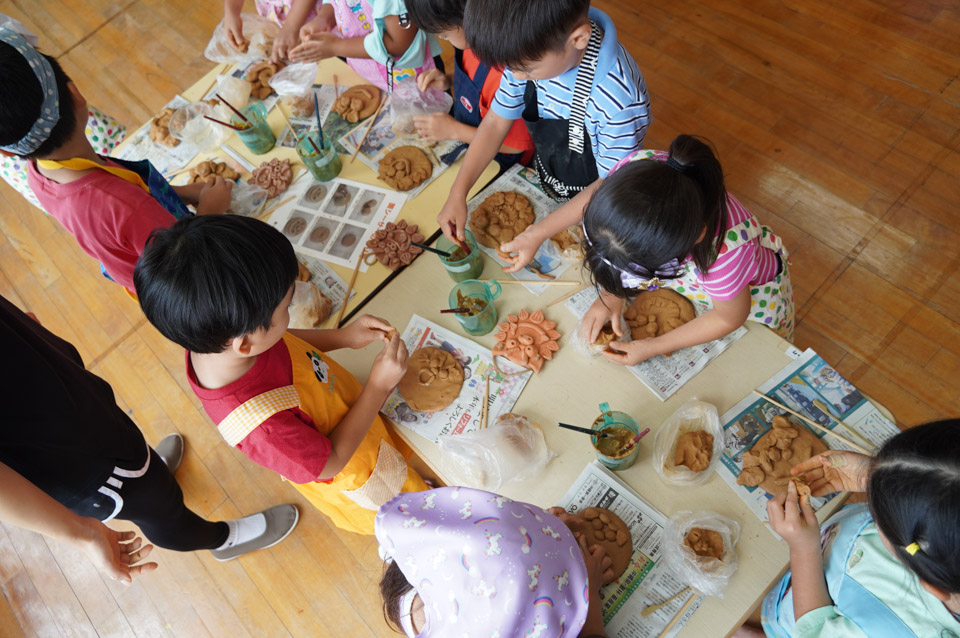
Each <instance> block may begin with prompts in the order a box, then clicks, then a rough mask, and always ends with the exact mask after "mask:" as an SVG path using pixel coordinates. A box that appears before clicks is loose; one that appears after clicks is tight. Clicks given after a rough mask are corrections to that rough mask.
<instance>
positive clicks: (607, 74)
mask: <svg viewBox="0 0 960 638" xmlns="http://www.w3.org/2000/svg"><path fill="white" fill-rule="evenodd" d="M590 19H591V20H593V21H594V22H596V23H597V25H599V26H600V28H602V29H603V42H602V43H601V45H600V55H599V59H598V61H597V70H596V73H595V74H594V78H593V88H592V90H591V91H590V97H589V98H588V99H587V114H586V118H585V120H584V125H585V126H586V128H587V133H588V134H589V136H590V144H591V146H592V148H593V157H594V159H595V160H596V162H597V172H598V173H599V174H600V177H606V176H607V173H609V172H610V170H611V169H613V166H614V165H615V164H616V163H617V162H619V161H620V160H621V159H623V158H624V157H626V156H627V155H628V154H630V153H631V152H633V151H635V150H637V149H638V148H643V138H644V136H645V135H646V133H647V127H648V126H649V125H650V98H649V97H648V96H647V86H646V83H645V82H644V81H643V75H642V74H641V73H640V69H639V68H637V63H636V62H634V60H633V56H631V55H630V54H629V53H627V51H626V49H624V48H623V45H621V44H620V43H619V42H618V41H617V29H616V27H614V25H613V20H611V19H610V17H609V16H607V14H605V13H603V12H602V11H600V10H598V9H593V8H591V9H590ZM579 69H580V67H579V65H578V66H575V67H573V68H572V69H570V70H569V71H567V72H566V73H563V74H562V75H558V76H557V77H555V78H550V79H549V80H536V83H537V111H538V113H539V114H540V117H541V118H543V119H553V120H567V119H570V109H571V106H572V104H573V89H574V87H575V86H576V83H577V71H578V70H579ZM526 84H527V83H526V80H518V79H517V78H515V77H514V75H513V73H512V72H511V71H510V69H504V71H503V77H502V78H501V80H500V89H499V90H498V91H497V95H496V97H495V98H494V102H493V106H492V108H493V110H494V111H495V112H496V114H497V115H499V116H501V117H505V118H507V119H510V120H516V119H520V117H521V116H522V115H523V91H524V89H525V88H526Z"/></svg>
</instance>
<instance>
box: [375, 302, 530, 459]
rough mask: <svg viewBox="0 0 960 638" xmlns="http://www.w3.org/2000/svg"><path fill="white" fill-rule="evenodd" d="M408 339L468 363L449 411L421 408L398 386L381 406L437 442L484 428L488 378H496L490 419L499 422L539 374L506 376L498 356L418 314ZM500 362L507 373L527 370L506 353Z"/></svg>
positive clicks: (489, 400)
mask: <svg viewBox="0 0 960 638" xmlns="http://www.w3.org/2000/svg"><path fill="white" fill-rule="evenodd" d="M402 339H403V341H404V343H405V344H406V345H407V349H408V350H409V351H410V352H413V351H414V350H417V349H419V348H422V347H424V346H434V347H436V348H442V349H444V350H446V351H447V352H449V353H450V354H452V355H453V356H454V357H455V358H456V359H457V361H459V362H460V365H462V366H463V377H464V381H463V388H462V389H461V390H460V396H459V397H457V399H456V400H455V401H454V402H453V403H452V404H450V406H448V407H447V408H446V409H444V410H441V411H439V412H433V413H426V412H417V411H416V410H413V409H412V408H410V406H408V405H407V403H406V402H405V401H404V400H403V397H401V396H400V393H399V392H398V391H397V390H394V391H393V394H391V395H390V397H389V398H388V399H387V402H386V404H385V405H384V406H383V408H382V409H381V410H380V411H381V412H382V413H383V414H385V415H386V416H387V417H389V418H390V419H392V420H393V422H394V423H396V424H398V425H401V426H403V427H405V428H407V429H409V430H412V431H414V432H416V433H417V434H419V435H421V436H423V437H426V438H428V439H430V440H431V441H433V442H434V443H436V442H437V439H438V438H439V437H440V435H442V434H462V433H464V432H472V431H473V430H477V429H479V427H480V415H481V406H482V405H483V401H484V396H483V394H484V390H485V385H486V384H485V382H484V379H485V378H486V377H489V378H490V395H489V396H488V397H486V400H487V409H488V410H489V413H488V415H487V422H488V423H494V422H495V421H496V420H497V417H498V416H500V415H501V414H503V413H504V412H509V411H510V410H511V409H513V406H514V404H515V403H516V402H517V399H519V398H520V393H521V392H522V391H523V388H524V386H526V385H527V381H529V380H530V377H531V376H532V375H533V372H526V373H524V374H517V375H515V376H501V375H500V374H499V373H498V372H497V370H496V368H494V367H493V355H492V354H491V352H490V351H489V350H487V349H486V348H483V347H481V346H478V345H477V344H475V343H473V342H472V341H470V340H469V339H467V338H465V337H461V336H460V335H457V334H455V333H453V332H451V331H449V330H447V329H446V328H443V327H441V326H438V325H437V324H435V323H433V322H431V321H428V320H426V319H424V318H423V317H421V316H419V315H413V317H412V318H411V319H410V323H409V324H407V328H406V330H404V331H403V336H402ZM497 366H498V367H499V368H500V370H502V371H503V372H504V374H507V375H509V374H511V373H514V372H519V371H521V370H523V368H521V367H520V366H517V365H515V364H513V363H512V362H510V361H508V360H506V359H504V358H503V357H501V358H500V359H499V360H498V361H497Z"/></svg>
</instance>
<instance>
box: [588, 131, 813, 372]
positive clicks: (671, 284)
mask: <svg viewBox="0 0 960 638" xmlns="http://www.w3.org/2000/svg"><path fill="white" fill-rule="evenodd" d="M583 229H584V235H585V240H584V244H585V246H584V247H585V253H586V259H585V261H586V264H587V267H588V268H589V269H590V271H591V273H592V277H593V281H594V282H595V283H596V284H597V285H598V286H599V287H600V289H601V294H600V298H599V299H597V301H596V302H595V303H594V304H593V306H592V307H591V308H590V310H589V311H588V312H587V314H586V316H585V317H584V320H583V326H582V331H583V338H584V339H589V340H590V342H591V343H592V342H594V341H596V339H597V336H598V335H599V332H600V330H601V328H603V326H604V325H605V324H606V323H608V322H609V323H610V324H611V325H612V326H613V329H614V332H616V333H617V334H618V335H621V334H623V331H624V329H623V327H622V326H621V319H620V315H621V310H622V307H623V302H622V299H624V298H627V297H632V296H634V295H636V294H638V293H639V292H641V291H643V290H647V289H654V288H657V287H661V288H671V289H673V290H675V291H676V292H678V293H681V294H683V295H684V296H686V297H687V298H688V299H690V300H691V301H692V302H694V303H695V304H698V305H700V306H702V308H703V310H705V311H706V312H702V313H701V314H700V316H698V317H697V318H696V319H694V320H693V321H690V322H689V323H687V324H685V325H683V326H681V327H679V328H676V329H675V330H671V331H670V332H667V333H666V334H663V335H661V336H659V337H654V338H652V339H644V340H637V341H629V342H619V341H614V342H613V343H611V344H610V346H609V350H608V351H607V352H604V354H605V356H606V357H607V358H608V359H610V360H611V361H614V362H616V363H622V364H624V365H634V364H636V363H639V362H641V361H644V360H646V359H649V358H650V357H652V356H655V355H658V354H666V353H669V352H673V351H674V350H677V349H679V348H685V347H688V346H695V345H699V344H701V343H706V342H708V341H713V340H714V339H719V338H720V337H723V336H725V335H727V334H729V333H730V332H733V331H734V330H736V329H737V328H738V327H740V326H741V325H743V322H744V321H746V320H748V319H750V320H753V321H757V322H759V323H762V324H764V325H766V326H768V327H770V328H771V329H773V330H776V331H777V332H778V333H779V334H780V335H781V336H783V337H784V338H786V339H791V338H792V337H793V310H794V308H793V288H792V286H791V285H790V274H789V271H788V269H787V252H786V250H785V249H784V248H783V242H782V241H781V239H780V238H779V237H778V236H777V235H775V234H773V232H772V231H771V230H770V229H769V228H767V227H766V226H761V225H760V223H759V222H758V221H757V219H756V217H754V216H753V215H752V214H751V213H750V211H748V210H747V209H746V208H744V206H743V205H742V204H741V203H740V202H739V201H737V199H736V198H735V197H733V196H732V195H730V194H729V193H727V191H726V189H725V188H724V184H723V170H722V168H721V167H720V162H719V160H717V157H716V155H715V154H714V153H713V150H712V149H711V148H710V147H709V146H708V145H707V144H705V143H704V142H703V141H701V140H699V139H697V138H694V137H691V136H689V135H680V136H679V137H677V138H676V139H675V140H673V142H672V143H671V144H670V150H669V152H663V151H643V150H641V151H636V152H635V153H633V154H632V155H630V156H628V157H626V158H625V159H624V160H622V161H621V162H620V163H618V164H617V165H616V166H615V167H614V169H613V171H612V172H611V174H610V176H609V177H608V178H607V179H606V180H605V181H604V183H603V184H602V185H601V186H600V188H599V189H598V190H597V192H596V193H595V194H594V195H593V197H592V198H591V200H590V203H589V204H588V205H587V207H586V210H585V211H584V215H583Z"/></svg>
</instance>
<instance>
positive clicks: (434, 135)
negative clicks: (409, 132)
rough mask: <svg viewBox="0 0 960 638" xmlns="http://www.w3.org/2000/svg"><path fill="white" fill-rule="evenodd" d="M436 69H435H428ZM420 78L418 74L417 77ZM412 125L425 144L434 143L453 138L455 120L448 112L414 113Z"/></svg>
mask: <svg viewBox="0 0 960 638" xmlns="http://www.w3.org/2000/svg"><path fill="white" fill-rule="evenodd" d="M430 70H431V71H436V69H430ZM417 79H418V80H419V79H420V76H418V77H417ZM413 125H414V127H415V128H416V129H417V135H419V136H420V137H421V138H423V141H424V142H426V143H427V144H436V143H437V142H440V141H443V140H452V139H454V137H453V136H454V133H455V130H456V125H457V121H456V120H455V119H453V116H452V115H450V114H449V113H430V114H428V115H414V116H413Z"/></svg>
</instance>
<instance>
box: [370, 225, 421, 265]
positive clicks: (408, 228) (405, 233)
mask: <svg viewBox="0 0 960 638" xmlns="http://www.w3.org/2000/svg"><path fill="white" fill-rule="evenodd" d="M423 239H424V238H423V235H422V234H420V233H418V232H417V225H416V224H408V223H407V220H405V219H401V220H399V221H397V223H393V222H387V225H386V226H384V227H383V228H381V229H380V230H378V231H376V232H375V233H373V235H372V236H371V237H370V239H369V240H367V249H368V250H369V251H370V252H372V253H373V254H374V255H376V257H377V259H378V260H379V261H380V263H381V264H383V265H384V266H386V267H387V268H391V269H393V270H397V269H398V268H400V266H406V265H407V264H409V263H410V262H412V261H413V258H414V257H416V256H417V255H419V254H420V253H422V252H423V250H421V249H420V248H417V247H416V246H414V245H413V244H411V243H410V242H417V243H422V242H423Z"/></svg>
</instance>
